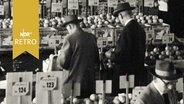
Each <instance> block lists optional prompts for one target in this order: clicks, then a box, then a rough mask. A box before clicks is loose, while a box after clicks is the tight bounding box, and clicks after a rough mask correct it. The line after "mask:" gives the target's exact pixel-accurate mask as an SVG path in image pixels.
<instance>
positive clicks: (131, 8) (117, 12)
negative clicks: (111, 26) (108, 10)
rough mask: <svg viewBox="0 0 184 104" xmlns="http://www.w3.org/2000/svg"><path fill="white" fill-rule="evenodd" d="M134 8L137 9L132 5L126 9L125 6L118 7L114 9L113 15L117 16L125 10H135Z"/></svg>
mask: <svg viewBox="0 0 184 104" xmlns="http://www.w3.org/2000/svg"><path fill="white" fill-rule="evenodd" d="M133 9H135V7H130V8H126V9H124V8H122V9H117V10H114V12H113V15H114V16H115V17H117V16H118V14H119V13H120V12H122V11H125V10H133Z"/></svg>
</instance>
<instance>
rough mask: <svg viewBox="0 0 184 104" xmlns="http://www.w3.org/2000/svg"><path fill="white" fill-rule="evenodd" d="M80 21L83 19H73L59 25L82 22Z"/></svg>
mask: <svg viewBox="0 0 184 104" xmlns="http://www.w3.org/2000/svg"><path fill="white" fill-rule="evenodd" d="M82 21H83V19H78V20H73V21H69V22H65V23H63V24H62V25H61V26H62V27H66V25H68V24H69V23H79V22H82Z"/></svg>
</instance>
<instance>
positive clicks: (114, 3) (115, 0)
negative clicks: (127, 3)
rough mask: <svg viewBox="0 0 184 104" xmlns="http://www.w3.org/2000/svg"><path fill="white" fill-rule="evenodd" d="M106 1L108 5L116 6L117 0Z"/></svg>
mask: <svg viewBox="0 0 184 104" xmlns="http://www.w3.org/2000/svg"><path fill="white" fill-rule="evenodd" d="M107 3H108V7H113V8H116V7H117V4H118V0H108V1H107Z"/></svg>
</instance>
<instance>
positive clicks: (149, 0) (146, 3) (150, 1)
mask: <svg viewBox="0 0 184 104" xmlns="http://www.w3.org/2000/svg"><path fill="white" fill-rule="evenodd" d="M153 3H154V1H153V0H144V6H145V7H153Z"/></svg>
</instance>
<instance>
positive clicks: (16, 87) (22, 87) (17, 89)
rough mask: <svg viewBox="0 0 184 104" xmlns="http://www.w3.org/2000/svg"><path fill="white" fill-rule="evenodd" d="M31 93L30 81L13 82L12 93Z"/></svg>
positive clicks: (17, 94) (22, 94) (20, 94)
mask: <svg viewBox="0 0 184 104" xmlns="http://www.w3.org/2000/svg"><path fill="white" fill-rule="evenodd" d="M28 93H29V82H13V84H12V95H13V96H25V95H27V94H28Z"/></svg>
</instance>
